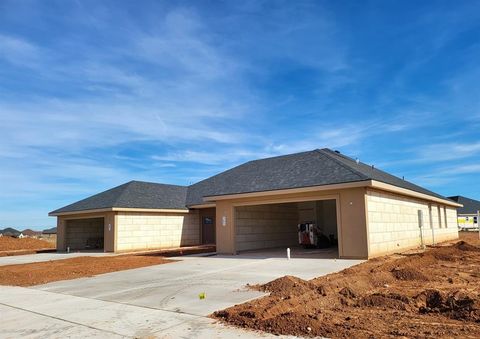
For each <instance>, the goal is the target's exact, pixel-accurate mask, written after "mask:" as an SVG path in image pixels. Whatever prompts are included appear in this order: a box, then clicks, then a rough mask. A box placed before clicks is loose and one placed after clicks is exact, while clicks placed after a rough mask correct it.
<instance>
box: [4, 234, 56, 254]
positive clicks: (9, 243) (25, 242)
mask: <svg viewBox="0 0 480 339" xmlns="http://www.w3.org/2000/svg"><path fill="white" fill-rule="evenodd" d="M44 248H55V244H52V243H50V242H48V241H45V240H40V239H35V238H22V239H19V238H12V237H7V236H5V237H0V252H3V251H16V250H38V249H44Z"/></svg>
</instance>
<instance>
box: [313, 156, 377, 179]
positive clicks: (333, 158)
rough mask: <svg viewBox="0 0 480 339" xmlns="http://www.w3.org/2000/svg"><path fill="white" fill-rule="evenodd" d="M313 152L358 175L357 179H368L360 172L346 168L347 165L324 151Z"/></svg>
mask: <svg viewBox="0 0 480 339" xmlns="http://www.w3.org/2000/svg"><path fill="white" fill-rule="evenodd" d="M315 151H317V152H318V153H320V154H323V155H325V156H327V157H328V158H330V159H332V160H333V161H335V162H336V163H337V164H339V165H340V166H342V167H344V168H346V169H348V170H349V171H351V172H352V173H354V174H356V175H358V176H359V177H361V178H364V179H369V177H368V176H366V175H364V174H363V173H362V172H360V171H357V170H356V169H354V168H352V167H350V166H348V165H347V164H344V163H343V162H341V161H340V160H338V159H336V158H335V157H333V156H332V155H331V154H328V153H327V152H326V151H325V149H316V150H315ZM328 151H329V152H331V150H328Z"/></svg>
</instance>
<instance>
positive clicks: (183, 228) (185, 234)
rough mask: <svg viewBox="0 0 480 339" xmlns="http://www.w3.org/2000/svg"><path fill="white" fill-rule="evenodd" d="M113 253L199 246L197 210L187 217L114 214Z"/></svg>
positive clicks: (132, 213) (177, 215)
mask: <svg viewBox="0 0 480 339" xmlns="http://www.w3.org/2000/svg"><path fill="white" fill-rule="evenodd" d="M116 213H117V215H116V222H117V224H116V231H117V233H116V251H118V252H124V251H133V250H146V249H158V248H169V247H179V246H188V245H198V244H199V243H200V218H199V213H198V210H192V211H190V212H189V213H144V212H139V213H135V212H116Z"/></svg>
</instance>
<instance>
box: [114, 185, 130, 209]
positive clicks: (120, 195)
mask: <svg viewBox="0 0 480 339" xmlns="http://www.w3.org/2000/svg"><path fill="white" fill-rule="evenodd" d="M133 182H135V180H130V181H129V182H127V183H125V184H123V185H120V186H124V187H123V189H122V193H120V194H119V195H117V198H116V199H115V201H114V202H113V204H112V205H113V206H112V207H117V204H118V201H119V200H120V198H121V197H122V196H123V195H124V194H125V190H126V189H127V187H128V186H130V185H131V184H132V183H133ZM117 187H118V186H117Z"/></svg>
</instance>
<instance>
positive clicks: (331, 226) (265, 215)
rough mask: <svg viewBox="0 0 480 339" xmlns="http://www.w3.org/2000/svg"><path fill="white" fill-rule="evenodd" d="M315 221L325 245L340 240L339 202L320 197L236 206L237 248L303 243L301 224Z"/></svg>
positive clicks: (243, 249) (252, 248)
mask: <svg viewBox="0 0 480 339" xmlns="http://www.w3.org/2000/svg"><path fill="white" fill-rule="evenodd" d="M305 223H308V224H313V225H314V227H315V229H316V230H318V235H319V236H321V237H322V239H327V240H325V241H323V242H321V244H319V245H320V246H321V247H328V246H335V245H336V241H338V232H337V213H336V201H335V200H334V199H329V200H317V201H305V202H290V203H278V204H260V205H248V206H237V207H236V208H235V243H236V244H235V245H236V246H235V247H236V251H245V250H257V249H264V248H275V247H294V246H298V245H299V236H298V225H299V224H305Z"/></svg>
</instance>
